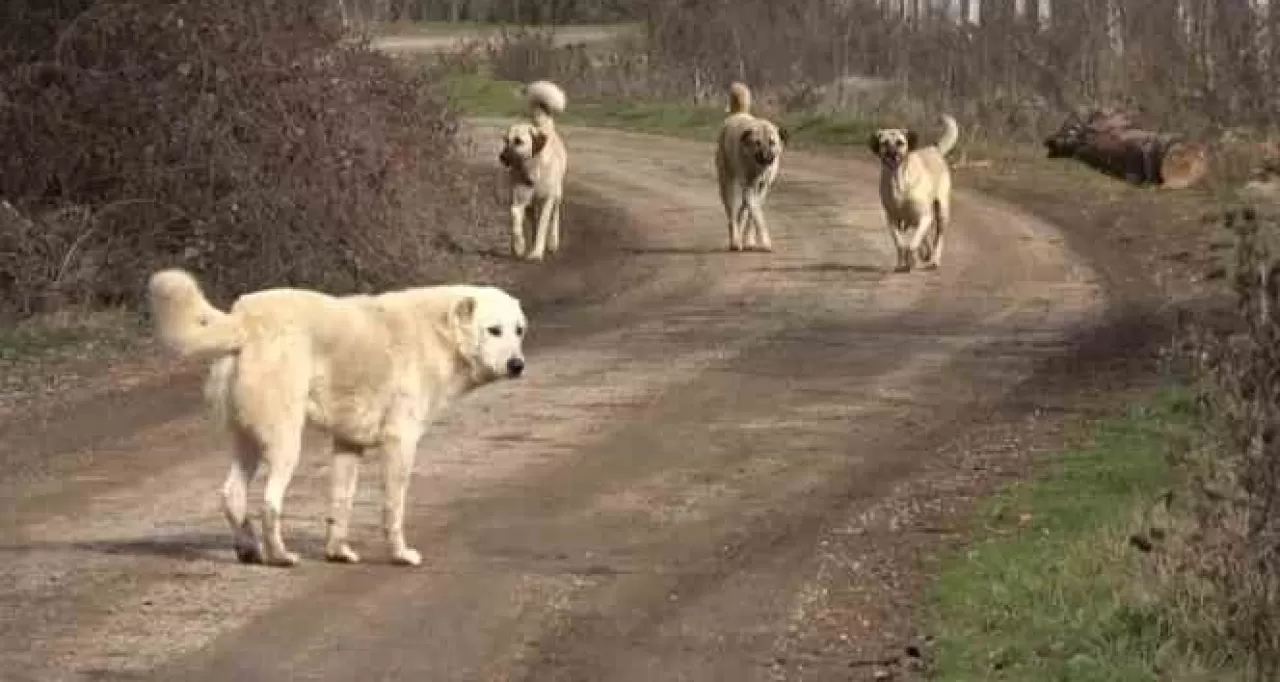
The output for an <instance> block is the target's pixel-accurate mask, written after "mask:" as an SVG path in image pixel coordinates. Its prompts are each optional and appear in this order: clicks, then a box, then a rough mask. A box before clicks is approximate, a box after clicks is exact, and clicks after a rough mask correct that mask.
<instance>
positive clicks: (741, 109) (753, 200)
mask: <svg viewBox="0 0 1280 682" xmlns="http://www.w3.org/2000/svg"><path fill="white" fill-rule="evenodd" d="M727 111H728V112H729V116H728V117H726V118H725V120H724V125H723V126H722V127H721V129H720V139H719V140H718V141H717V143H716V180H717V181H718V182H719V183H720V201H722V202H723V203H724V213H725V218H727V219H728V221H729V250H730V251H741V250H743V249H744V247H745V248H746V249H747V250H756V249H759V250H762V251H772V250H773V240H772V239H771V238H770V236H769V227H768V225H767V224H766V223H765V220H764V202H765V199H766V198H767V197H768V196H769V189H770V188H771V187H772V186H773V183H774V181H775V180H776V179H777V177H778V168H779V164H780V162H781V160H782V150H783V148H784V147H785V146H786V144H787V140H788V135H787V130H786V129H785V128H780V127H778V126H776V125H774V124H773V123H772V122H770V121H768V120H765V119H763V118H758V117H756V116H753V115H751V90H749V89H748V88H747V86H746V85H743V84H742V83H736V82H735V83H734V84H733V85H731V86H730V87H729V108H728V110H727ZM744 233H745V234H744Z"/></svg>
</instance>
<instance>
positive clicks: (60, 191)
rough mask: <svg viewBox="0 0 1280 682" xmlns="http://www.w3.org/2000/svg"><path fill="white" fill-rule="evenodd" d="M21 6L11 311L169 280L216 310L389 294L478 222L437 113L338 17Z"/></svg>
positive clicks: (415, 81) (8, 29)
mask: <svg viewBox="0 0 1280 682" xmlns="http://www.w3.org/2000/svg"><path fill="white" fill-rule="evenodd" d="M10 4H11V5H14V4H15V3H10ZM16 5H17V9H16V10H14V8H13V7H11V8H10V9H11V11H13V12H16V16H18V17H20V18H22V20H21V21H18V22H6V23H5V24H4V27H3V28H0V38H2V39H3V41H4V42H3V44H4V45H6V46H7V49H6V50H5V51H3V52H0V73H2V74H3V76H2V77H0V197H3V198H6V199H8V200H9V201H10V202H11V203H12V204H13V205H14V206H15V207H16V208H17V211H18V213H19V214H20V215H23V216H30V218H29V219H27V221H26V222H24V221H22V220H9V221H7V223H5V224H0V228H2V229H3V230H4V232H3V234H0V247H2V248H0V250H2V251H3V253H5V255H6V257H5V258H0V300H2V301H3V302H4V303H5V304H6V305H7V306H8V307H9V308H10V310H9V312H10V313H18V314H29V313H32V312H37V311H39V310H41V309H42V308H46V307H48V306H49V305H50V304H51V303H52V302H54V301H63V300H70V299H76V300H78V301H88V302H94V303H119V302H126V303H127V302H131V301H134V300H136V298H137V296H138V295H139V293H140V288H141V285H142V283H143V282H144V281H145V275H146V273H147V272H148V271H150V270H152V269H154V268H157V267H160V266H166V265H175V264H176V265H183V266H186V267H190V268H193V269H196V270H199V271H200V272H201V275H202V278H203V279H204V280H205V281H207V282H209V283H210V285H211V286H212V288H213V289H214V291H215V292H217V293H222V294H226V293H230V292H231V291H233V290H234V291H242V290H244V289H246V288H255V287H258V286H265V285H279V284H295V285H308V286H316V287H320V288H325V289H329V290H334V291H351V290H361V289H370V288H380V287H387V286H393V285H397V284H402V283H404V282H406V281H409V280H415V279H416V280H420V279H423V278H426V277H429V276H430V273H431V269H432V266H433V264H434V263H436V262H437V261H438V260H439V258H440V248H439V245H438V242H439V240H440V239H441V237H442V235H443V234H444V233H445V232H447V231H448V230H449V229H450V228H452V227H454V226H457V225H461V224H466V223H468V222H471V218H470V216H469V215H468V210H469V207H470V208H474V196H473V195H474V192H473V190H470V189H469V186H470V185H469V183H467V182H466V180H467V178H465V177H464V176H463V175H462V174H460V173H459V172H458V170H457V168H458V166H459V164H458V163H457V161H458V160H459V159H460V158H461V156H460V155H461V153H462V150H461V148H460V145H459V142H458V136H457V133H458V123H457V121H456V120H455V119H454V117H453V115H452V114H451V112H450V111H449V110H448V108H447V106H446V103H445V100H444V99H443V97H442V96H440V95H438V94H437V92H436V89H435V88H434V87H433V85H432V83H431V82H429V80H428V79H427V76H425V75H422V74H421V72H417V73H414V72H410V71H409V70H405V69H401V68H399V66H398V65H397V64H396V63H395V62H394V61H393V60H391V59H390V58H388V57H387V56H385V55H383V54H381V53H379V52H375V51H373V50H371V49H369V48H368V46H367V45H366V44H365V43H363V42H358V41H351V40H348V39H347V38H346V37H344V35H343V33H342V30H341V27H340V25H339V24H338V22H337V21H336V19H335V17H334V16H332V13H331V11H330V9H329V7H330V5H329V3H316V2H312V1H310V0H274V1H272V2H262V1H261V0H226V1H225V2H220V3H193V2H185V1H181V0H175V1H171V2H161V1H157V2H148V3H130V2H125V1H124V0H103V1H100V2H93V3H89V2H82V3H73V2H63V3H61V4H55V5H54V7H53V8H52V9H50V8H49V7H47V6H45V5H44V3H42V2H37V1H36V0H25V1H23V2H17V3H16ZM11 15H12V14H11ZM460 198H461V199H462V200H461V201H460V200H459V199H460ZM68 207H71V209H73V210H71V211H70V212H68ZM59 214H61V216H60V217H59ZM31 226H35V227H31Z"/></svg>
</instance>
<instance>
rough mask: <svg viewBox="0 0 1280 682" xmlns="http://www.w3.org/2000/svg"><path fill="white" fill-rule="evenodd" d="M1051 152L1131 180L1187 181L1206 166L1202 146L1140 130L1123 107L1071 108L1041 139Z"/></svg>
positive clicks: (1181, 184) (1176, 184)
mask: <svg viewBox="0 0 1280 682" xmlns="http://www.w3.org/2000/svg"><path fill="white" fill-rule="evenodd" d="M1044 146H1045V148H1047V149H1048V151H1049V157H1050V158H1058V157H1069V158H1074V159H1078V160H1080V161H1083V162H1085V163H1087V164H1089V165H1090V166H1092V167H1094V168H1096V169H1098V170H1100V171H1103V172H1104V173H1108V174H1111V175H1114V176H1116V177H1120V178H1124V179H1126V180H1128V181H1129V182H1134V183H1139V184H1141V183H1157V184H1159V185H1160V186H1162V187H1165V188H1168V189H1182V188H1185V187H1190V186H1192V185H1194V184H1195V183H1197V182H1198V181H1200V179H1201V178H1203V177H1204V176H1205V174H1206V173H1207V172H1208V169H1209V162H1208V154H1207V150H1206V148H1205V146H1204V145H1203V144H1200V143H1197V142H1189V141H1186V140H1182V139H1179V138H1178V137H1176V136H1174V135H1170V134H1167V133H1158V132H1154V131H1150V130H1144V129H1142V128H1139V127H1137V126H1135V125H1134V124H1133V119H1132V118H1131V117H1130V116H1129V115H1127V114H1125V113H1123V112H1118V111H1114V110H1109V109H1099V110H1095V111H1093V112H1090V113H1088V114H1085V115H1081V114H1072V115H1070V116H1068V117H1067V120H1066V121H1065V122H1064V123H1063V124H1062V127H1061V128H1059V129H1058V132H1056V133H1054V134H1053V135H1050V136H1049V137H1048V138H1046V139H1045V141H1044Z"/></svg>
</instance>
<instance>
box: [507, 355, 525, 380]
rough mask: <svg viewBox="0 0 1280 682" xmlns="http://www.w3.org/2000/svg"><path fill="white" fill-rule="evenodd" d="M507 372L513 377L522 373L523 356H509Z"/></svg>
mask: <svg viewBox="0 0 1280 682" xmlns="http://www.w3.org/2000/svg"><path fill="white" fill-rule="evenodd" d="M507 373H508V374H510V375H511V376H513V377H518V376H520V375H521V374H523V373H524V358H511V359H510V360H507Z"/></svg>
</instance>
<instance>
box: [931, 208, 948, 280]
mask: <svg viewBox="0 0 1280 682" xmlns="http://www.w3.org/2000/svg"><path fill="white" fill-rule="evenodd" d="M935 208H936V210H937V217H936V218H934V237H933V249H932V250H933V253H932V258H931V259H930V260H929V267H931V268H936V267H938V266H940V265H942V245H943V239H944V238H945V237H946V233H947V228H948V227H950V225H951V202H950V201H947V200H945V199H940V200H938V202H937V205H936V207H935Z"/></svg>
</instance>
